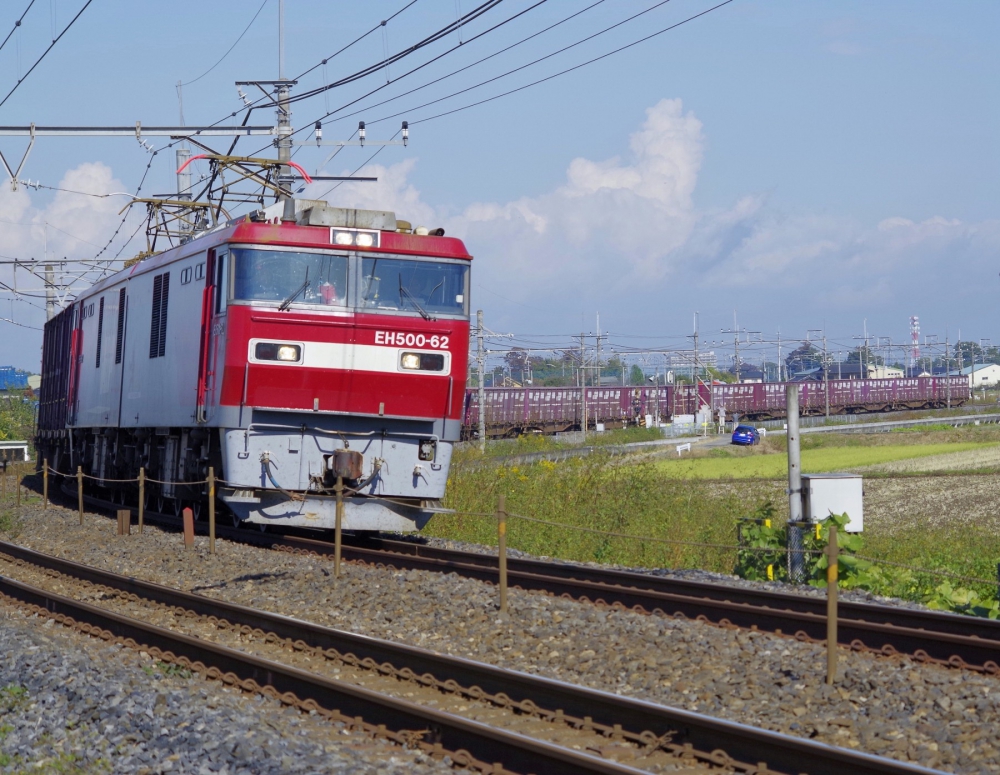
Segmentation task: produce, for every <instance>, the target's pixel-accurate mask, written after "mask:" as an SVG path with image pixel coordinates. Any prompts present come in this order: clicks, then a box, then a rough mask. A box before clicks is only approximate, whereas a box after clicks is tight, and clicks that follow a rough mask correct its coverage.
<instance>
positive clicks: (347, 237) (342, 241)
mask: <svg viewBox="0 0 1000 775" xmlns="http://www.w3.org/2000/svg"><path fill="white" fill-rule="evenodd" d="M333 239H334V242H336V243H337V244H338V245H353V244H354V235H353V234H351V232H349V231H338V232H336V233H335V234H334V235H333Z"/></svg>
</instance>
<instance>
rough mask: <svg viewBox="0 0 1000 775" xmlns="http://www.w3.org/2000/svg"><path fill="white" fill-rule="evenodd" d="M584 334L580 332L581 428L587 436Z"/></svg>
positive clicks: (584, 435)
mask: <svg viewBox="0 0 1000 775" xmlns="http://www.w3.org/2000/svg"><path fill="white" fill-rule="evenodd" d="M583 337H584V335H583V334H582V333H581V334H580V430H582V431H583V438H584V439H586V438H587V373H586V372H585V371H584V369H585V368H586V351H585V350H584V344H583Z"/></svg>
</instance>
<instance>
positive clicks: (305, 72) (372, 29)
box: [293, 0, 417, 81]
mask: <svg viewBox="0 0 1000 775" xmlns="http://www.w3.org/2000/svg"><path fill="white" fill-rule="evenodd" d="M416 2H417V0H410V2H409V3H407V4H406V5H404V6H403V7H402V8H400V9H399V10H398V11H396V13H394V14H392V16H389V17H387V18H385V19H384V20H382V21H381V22H379V23H378V24H376V25H375V26H374V27H372V28H371V29H370V30H368V32H366V33H364V34H362V35H359V36H358V37H356V38H355V39H354V40H352V41H351V42H350V43H348V44H347V45H346V46H344V47H343V48H341V49H339V50H337V51H335V52H334V53H332V54H330V56H328V57H326V58H325V59H323V60H322V61H321V62H320V63H319V64H316V65H313V66H312V67H310V68H309V69H308V70H304V71H303V72H301V73H299V75H297V76H296V77H295V78H294V79H293V80H296V81H297V80H299V79H300V78H304V77H305V76H307V75H309V73H311V72H313V71H314V70H316V69H318V68H320V67H322V66H323V65H325V64H326V63H327V62H329V61H330V60H331V59H333V58H334V57H336V56H338V55H340V54H343V53H344V52H345V51H347V49H349V48H351V46H353V45H354V44H356V43H360V42H361V41H363V40H364V39H365V38H367V37H368V36H369V35H371V34H372V33H373V32H376V31H377V30H379V29H380V28H382V27H384V26H385V25H386V24H387V23H388V22H391V21H392V20H393V19H395V18H396V17H397V16H399V15H400V14H401V13H402V12H403V11H405V10H406V9H407V8H409V7H410V6H411V5H414V4H415V3H416Z"/></svg>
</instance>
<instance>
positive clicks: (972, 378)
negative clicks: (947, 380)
mask: <svg viewBox="0 0 1000 775" xmlns="http://www.w3.org/2000/svg"><path fill="white" fill-rule="evenodd" d="M952 375H953V376H956V377H957V376H964V377H968V378H969V387H971V388H973V389H975V388H986V387H993V386H995V385H997V384H1000V366H998V365H997V364H995V363H977V364H976V365H975V366H966V367H965V368H964V369H962V370H961V371H953V372H952Z"/></svg>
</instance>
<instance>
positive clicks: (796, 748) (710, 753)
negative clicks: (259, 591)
mask: <svg viewBox="0 0 1000 775" xmlns="http://www.w3.org/2000/svg"><path fill="white" fill-rule="evenodd" d="M0 554H6V555H8V556H10V557H12V558H15V559H17V560H20V561H22V562H25V563H29V564H32V565H36V566H38V567H42V568H45V569H48V570H53V571H56V572H59V573H62V574H64V575H68V576H72V577H74V578H79V579H83V580H85V581H88V582H91V583H94V584H99V585H103V586H106V587H110V588H112V589H116V590H118V591H120V592H124V593H127V594H132V595H136V596H138V597H141V598H144V599H147V600H150V601H152V602H155V603H158V604H161V605H164V606H174V607H178V608H181V609H184V610H187V611H191V612H193V613H195V614H196V615H199V616H203V617H214V618H215V619H217V620H222V621H227V622H230V623H235V624H238V625H240V626H248V627H251V628H255V629H258V630H261V631H263V632H265V633H268V632H270V633H274V634H275V635H277V636H278V637H279V638H282V639H284V640H285V641H286V642H291V643H295V644H307V645H308V646H310V647H312V648H319V649H323V650H327V649H333V650H335V651H336V652H338V653H340V654H351V655H354V656H355V657H356V658H357V659H358V660H360V661H363V662H366V663H368V664H371V665H373V666H376V669H379V670H382V671H386V670H387V668H386V665H387V664H388V665H391V666H392V668H393V669H394V670H395V671H397V672H401V671H403V670H408V671H410V673H411V674H414V675H420V676H426V674H430V675H432V676H434V677H435V678H437V679H438V680H439V681H443V682H445V684H444V685H446V686H447V685H449V684H450V683H451V682H454V683H455V684H457V685H459V686H464V687H466V688H468V689H474V690H476V691H478V692H485V693H487V694H493V695H500V696H503V697H505V698H509V699H510V700H511V701H512V704H525V705H528V704H532V705H536V706H538V707H541V708H547V709H549V710H551V711H554V712H555V715H556V716H557V717H568V718H570V719H586V720H587V722H588V723H591V724H595V725H600V726H603V727H605V728H607V729H608V730H612V729H614V730H617V731H618V732H619V733H620V732H621V731H622V730H623V729H627V730H633V731H634V732H640V733H641V735H639V737H640V738H641V739H644V740H646V741H647V742H648V743H652V744H653V745H654V746H655V745H656V744H657V742H658V741H662V740H669V741H670V743H671V747H672V748H680V749H682V750H683V749H689V750H691V751H692V752H694V751H700V752H705V753H704V754H703V756H702V758H703V760H707V761H709V762H711V763H713V764H723V765H728V766H731V767H734V768H735V769H739V770H743V771H745V772H757V771H759V770H764V771H766V772H779V773H781V772H784V773H802V772H808V773H810V775H839V774H840V773H843V772H852V773H857V774H858V775H917V774H918V773H922V774H924V775H927V774H929V773H933V772H937V771H935V770H929V769H926V768H923V767H920V766H917V765H911V764H908V763H905V762H899V761H896V760H892V759H886V758H883V757H878V756H873V755H870V754H865V753H860V752H857V751H854V750H851V749H846V748H837V747H834V746H829V745H825V744H821V743H816V742H814V741H812V740H808V739H805V738H798V737H792V736H788V735H782V734H779V733H776V732H770V731H767V730H762V729H757V728H755V727H751V726H747V725H744V724H739V723H736V722H732V721H725V720H722V719H717V718H713V717H709V716H703V715H700V714H697V713H693V712H690V711H685V710H682V709H679V708H673V707H669V706H664V705H657V704H655V703H651V702H646V701H642V700H635V699H631V698H627V697H621V696H619V695H616V694H611V693H610V692H603V691H599V690H595V689H589V688H586V687H582V686H577V685H574V684H568V683H564V682H561V681H555V680H552V679H548V678H542V677H539V676H534V675H529V674H526V673H521V672H518V671H513V670H509V669H505V668H500V667H495V666H493V665H488V664H484V663H480V662H474V661H472V660H468V659H463V658H460V657H452V656H446V655H442V654H437V653H435V652H432V651H429V650H427V649H422V648H418V647H414V646H407V645H404V644H400V643H394V642H392V641H386V640H381V639H377V638H372V637H368V636H364V635H358V634H355V633H350V632H345V631H342V630H337V629H334V628H330V627H324V626H322V625H317V624H313V623H310V622H306V621H302V620H299V619H294V618H292V617H287V616H283V615H281V614H273V613H268V612H265V611H259V610H257V609H253V608H248V607H246V606H241V605H237V604H233V603H226V602H223V601H220V600H216V599H212V598H207V597H204V596H202V595H198V594H193V593H190V592H184V591H183V590H179V589H174V588H172V587H166V586H163V585H159V584H154V583H151V582H146V581H142V580H140V579H136V578H134V577H129V576H122V575H120V574H116V573H111V572H109V571H104V570H101V569H99V568H94V567H92V566H88V565H83V564H81V563H76V562H73V561H70V560H64V559H62V558H58V557H53V556H51V555H46V554H43V553H40V552H36V551H34V550H31V549H27V548H24V547H21V546H17V545H16V544H10V543H6V542H0ZM25 590H29V591H27V592H26V591H25ZM0 592H4V593H6V594H8V595H11V596H17V597H19V599H22V600H24V601H25V602H29V603H33V604H35V605H40V606H43V607H45V608H46V609H47V610H48V611H50V612H53V613H56V612H58V613H63V614H66V615H69V616H72V618H73V619H74V620H76V621H86V622H87V623H89V624H90V625H91V626H97V627H100V628H102V629H104V630H108V631H111V632H113V633H114V634H115V635H117V636H119V637H123V638H132V639H133V640H134V641H135V642H136V643H143V644H151V645H156V646H157V647H158V648H160V649H161V650H164V649H166V650H170V651H172V652H173V653H174V654H175V655H179V654H184V655H185V656H186V657H187V659H188V660H190V661H200V662H202V663H204V664H214V665H217V666H219V667H220V669H223V668H224V669H226V670H227V671H230V672H234V673H236V674H237V675H238V676H240V677H241V679H242V680H247V679H252V680H254V681H257V682H258V683H261V681H262V678H263V679H266V683H267V684H269V685H271V686H273V687H274V688H275V689H276V690H277V691H280V692H286V691H294V692H295V694H296V696H297V698H298V699H299V700H305V699H313V700H314V701H316V702H317V703H319V704H320V705H322V706H323V707H326V708H337V709H338V710H339V711H340V712H341V713H346V715H354V714H355V713H362V712H364V713H370V712H372V708H373V707H374V708H376V709H377V711H378V713H379V720H380V722H381V720H382V718H383V712H385V710H388V711H390V712H391V714H392V718H393V724H394V725H402V728H405V729H411V728H413V725H414V723H417V725H418V726H417V728H420V726H419V722H420V720H421V719H422V721H423V724H424V726H426V725H427V722H428V721H429V722H431V723H432V725H433V726H434V728H435V729H436V730H439V731H438V734H439V736H440V741H441V742H442V744H443V745H445V746H446V747H448V748H451V749H452V750H456V748H457V749H466V750H468V751H470V752H471V753H472V754H473V755H474V756H476V757H477V758H479V759H480V760H482V761H493V760H494V759H491V758H488V757H490V756H492V757H494V758H495V757H497V756H499V755H501V754H503V756H504V758H503V759H502V761H503V763H504V766H505V767H508V766H520V767H528V768H529V769H530V768H531V767H540V768H541V769H539V770H538V771H539V772H546V773H549V772H551V773H559V772H601V773H635V772H639V771H638V770H636V769H634V768H632V767H628V766H623V765H618V764H616V763H615V762H612V761H609V760H602V759H596V758H595V757H591V756H584V755H581V754H577V753H575V752H573V751H570V750H569V749H564V748H562V747H560V746H554V745H552V744H549V743H543V742H539V741H532V742H533V743H534V745H533V746H525V745H523V744H522V743H523V741H525V740H527V738H524V737H523V736H521V735H511V734H510V733H505V732H502V731H501V730H495V731H496V732H501V733H502V734H501V736H500V737H497V736H496V735H492V734H491V733H492V732H493V731H494V728H493V727H488V726H486V725H483V724H479V723H478V722H472V721H466V720H461V719H460V721H462V724H460V725H458V726H459V727H461V728H460V729H453V727H454V726H455V722H454V719H455V718H457V717H454V716H449V714H447V713H443V712H441V711H427V710H426V708H425V707H424V706H418V705H414V704H413V703H408V702H405V701H401V700H395V699H392V698H384V697H383V696H382V695H376V696H377V698H378V699H377V700H375V701H373V699H372V698H371V697H369V696H368V695H372V694H375V693H374V692H371V691H369V690H365V689H359V688H358V687H354V686H350V685H344V684H340V683H339V682H331V681H327V680H326V679H323V678H321V677H319V676H314V675H312V674H310V673H305V672H304V671H300V670H297V669H295V668H289V667H285V666H283V665H280V664H279V663H275V662H271V661H268V660H263V659H260V658H257V657H251V656H248V655H246V654H243V653H242V652H234V651H232V650H230V649H227V648H225V647H222V646H218V645H216V644H208V643H207V642H205V641H202V640H200V639H197V638H189V637H188V636H184V635H179V634H177V633H171V632H169V631H167V630H162V629H161V628H158V627H155V626H153V625H147V624H144V623H142V622H138V621H136V620H132V619H128V618H127V617H123V616H120V615H118V614H112V613H109V612H105V611H101V610H100V609H97V608H95V607H93V606H90V605H88V604H85V603H79V602H78V601H75V600H71V599H68V598H65V597H62V596H59V595H55V594H53V593H48V592H45V591H42V590H37V589H33V588H28V587H27V585H24V584H21V583H20V582H14V581H11V580H9V579H6V578H4V577H2V576H0ZM32 596H34V597H32ZM153 641H155V644H154V643H153ZM262 671H266V673H265V672H262ZM310 682H312V683H314V684H317V685H318V687H319V688H313V687H312V686H311V685H310ZM329 684H334V685H335V688H331V687H330V686H329ZM344 688H347V689H349V691H348V692H347V694H348V695H349V699H348V700H345V699H342V698H340V697H338V696H337V695H336V693H337V692H338V691H342V690H343V689H344ZM345 702H349V703H353V704H350V705H349V706H347V710H345V704H344V703H345ZM331 703H332V704H331ZM414 716H415V717H416V719H417V721H415V720H414ZM439 717H445V718H443V719H442V718H439ZM479 727H481V728H483V729H480V728H479ZM484 730H490V733H487V732H486V731H484ZM511 737H513V738H516V739H517V743H518V746H519V747H518V748H517V750H515V751H514V752H513V753H511V752H510V751H508V750H507V749H499V748H497V747H496V746H499V745H501V743H502V744H503V745H506V746H509V745H510V744H511V743H510V741H509V740H508V738H511ZM720 748H721V749H722V751H723V752H724V753H721V752H720V751H719V749H720ZM535 757H538V758H535ZM542 757H547V758H546V759H543V758H542ZM514 761H516V762H518V764H517V765H514V764H512V762H514ZM765 762H766V765H765V764H764V763H765ZM566 765H569V766H570V769H566ZM765 768H766V769H765Z"/></svg>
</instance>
